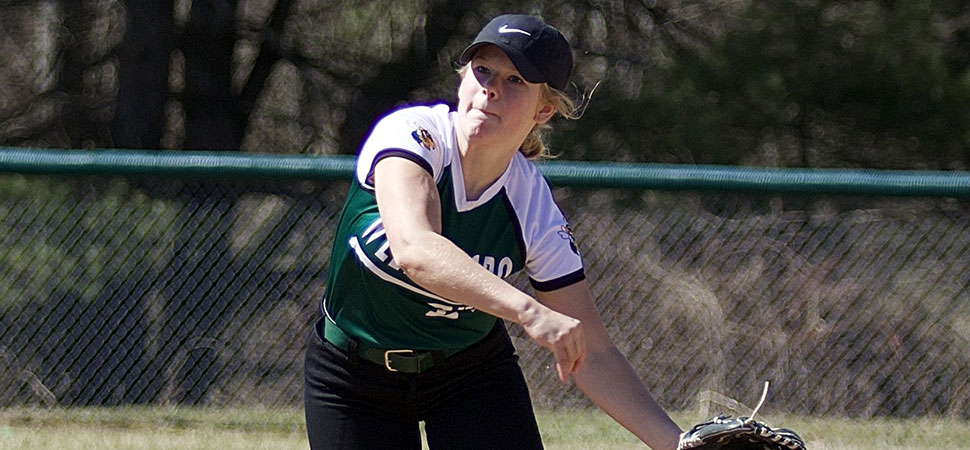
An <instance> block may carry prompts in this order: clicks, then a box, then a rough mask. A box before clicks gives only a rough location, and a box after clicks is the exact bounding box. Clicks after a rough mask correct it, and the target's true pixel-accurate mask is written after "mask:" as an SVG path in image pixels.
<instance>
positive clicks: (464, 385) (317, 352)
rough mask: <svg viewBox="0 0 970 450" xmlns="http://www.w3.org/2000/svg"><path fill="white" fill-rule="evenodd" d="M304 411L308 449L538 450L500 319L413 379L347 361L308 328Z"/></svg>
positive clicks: (525, 396) (525, 390)
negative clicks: (421, 426)
mask: <svg viewBox="0 0 970 450" xmlns="http://www.w3.org/2000/svg"><path fill="white" fill-rule="evenodd" d="M313 328H314V331H312V332H311V333H310V339H309V343H308V346H307V352H306V367H305V371H304V378H305V380H304V381H305V385H304V406H305V410H306V425H307V434H308V436H309V440H310V449H311V450H324V449H334V450H382V449H387V450H412V449H413V450H420V448H421V437H420V430H419V422H420V421H424V422H425V433H426V435H427V439H428V446H429V447H430V449H431V450H487V449H488V450H491V449H516V450H541V449H542V441H541V439H540V436H539V429H538V426H537V425H536V420H535V414H534V412H533V409H532V403H531V399H530V397H529V391H528V387H527V386H526V383H525V379H524V377H523V376H522V370H521V368H520V367H519V365H518V356H516V354H515V349H514V347H513V346H512V342H511V340H510V339H509V336H508V333H507V332H506V330H505V326H504V324H503V323H502V322H501V321H499V322H498V323H497V324H496V327H495V328H494V329H493V330H492V332H491V333H489V335H488V337H486V338H485V339H483V340H482V341H480V342H478V343H476V344H473V345H472V346H470V347H469V348H466V349H464V350H462V351H460V352H458V353H456V354H454V355H452V356H451V357H449V358H447V359H445V360H444V361H443V362H441V363H439V364H436V365H435V366H434V367H432V368H431V369H429V370H427V371H425V372H422V373H417V374H405V373H399V372H391V371H388V370H387V369H386V368H384V367H383V366H380V365H377V364H374V363H372V362H369V361H366V360H357V359H355V360H354V361H351V360H349V359H348V357H347V354H346V352H344V351H343V350H341V349H339V348H337V347H335V346H334V345H332V344H331V343H330V342H327V341H326V340H324V339H323V338H322V337H321V336H320V333H319V327H316V326H315V327H313Z"/></svg>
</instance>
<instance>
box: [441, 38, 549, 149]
mask: <svg viewBox="0 0 970 450" xmlns="http://www.w3.org/2000/svg"><path fill="white" fill-rule="evenodd" d="M540 98H541V85H539V84H535V83H530V82H528V81H525V79H523V78H522V75H520V74H519V71H518V70H517V69H516V68H515V65H514V64H512V61H511V60H510V59H509V57H508V56H506V54H505V52H503V51H502V50H501V49H500V48H498V47H496V46H494V45H486V46H484V47H482V48H481V49H480V50H478V52H476V53H475V57H474V58H472V60H471V61H470V62H469V67H468V70H466V71H465V73H464V76H463V77H462V80H461V85H460V86H459V88H458V131H459V133H462V134H464V136H465V138H467V142H468V143H471V144H497V145H503V144H504V145H506V146H509V147H514V150H518V148H519V146H520V145H522V142H523V141H524V140H525V138H526V136H528V134H529V132H530V131H531V130H532V128H533V127H534V126H535V125H536V124H540V123H545V122H547V121H548V120H549V119H550V118H551V117H552V115H553V114H554V113H555V108H554V107H553V105H551V104H548V103H543V102H541V101H540Z"/></svg>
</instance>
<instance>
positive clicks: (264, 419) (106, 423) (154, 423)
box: [0, 408, 970, 450]
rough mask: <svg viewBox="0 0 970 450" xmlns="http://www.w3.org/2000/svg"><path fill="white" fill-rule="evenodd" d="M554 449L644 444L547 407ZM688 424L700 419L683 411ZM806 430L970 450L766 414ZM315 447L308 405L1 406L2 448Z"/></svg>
mask: <svg viewBox="0 0 970 450" xmlns="http://www.w3.org/2000/svg"><path fill="white" fill-rule="evenodd" d="M538 418H539V426H540V428H541V430H542V434H543V438H544V440H545V443H546V448H547V449H549V450H600V449H601V450H606V449H610V450H622V449H644V448H646V447H645V446H643V445H642V444H640V443H639V442H638V441H637V439H636V438H634V437H633V436H632V435H631V434H630V433H628V432H626V431H625V430H623V429H622V428H620V427H619V425H617V424H616V423H614V422H613V421H611V420H610V419H609V418H608V417H606V416H605V415H604V414H602V413H599V412H595V411H570V412H549V411H545V412H540V413H539V417H538ZM674 419H675V420H676V421H677V422H678V423H680V424H681V425H682V426H687V425H688V424H691V423H694V422H697V421H699V420H700V419H701V418H700V417H695V416H693V415H691V414H675V416H674ZM765 419H766V420H768V421H769V423H770V424H772V425H775V426H786V427H790V428H793V429H795V430H798V432H799V433H800V434H801V435H802V437H804V438H805V440H806V441H807V444H808V448H809V449H811V450H862V449H867V450H868V449H890V450H924V449H925V450H950V449H952V450H970V421H958V420H952V419H942V418H937V419H916V420H905V421H904V420H889V419H878V420H858V419H835V418H823V419H816V418H805V417H801V418H799V417H785V416H780V417H773V416H769V417H765ZM306 448H307V444H306V435H305V431H304V424H303V413H302V410H298V409H292V410H260V409H246V410H240V409H175V408H77V409H53V410H46V409H23V408H13V409H0V450H13V449H18V450H19V449H38V450H43V449H66V450H71V449H74V450H94V449H98V450H100V449H114V450H129V449H132V450H134V449H160V450H161V449H165V450H190V449H191V450H195V449H199V450H203V449H219V450H231V449H257V450H261V449H265V450H283V449H288V450H294V449H299V450H304V449H306Z"/></svg>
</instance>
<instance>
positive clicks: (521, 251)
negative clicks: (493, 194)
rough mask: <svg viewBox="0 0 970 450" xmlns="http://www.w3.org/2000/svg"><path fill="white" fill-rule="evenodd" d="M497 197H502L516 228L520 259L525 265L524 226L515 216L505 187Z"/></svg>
mask: <svg viewBox="0 0 970 450" xmlns="http://www.w3.org/2000/svg"><path fill="white" fill-rule="evenodd" d="M497 195H501V196H502V203H504V204H505V209H506V210H507V211H508V212H509V217H510V218H511V222H512V226H513V227H514V228H515V240H516V241H518V242H519V258H520V260H521V261H522V262H523V264H524V263H525V261H526V256H527V255H526V252H525V236H523V235H522V224H520V223H519V216H518V215H516V214H515V208H514V207H512V199H511V198H509V196H508V192H506V190H505V187H504V186H503V187H502V190H501V191H499V193H498V194H497Z"/></svg>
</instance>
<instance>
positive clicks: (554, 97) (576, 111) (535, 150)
mask: <svg viewBox="0 0 970 450" xmlns="http://www.w3.org/2000/svg"><path fill="white" fill-rule="evenodd" d="M470 65H471V63H469V64H465V65H463V66H462V67H461V68H459V69H458V74H459V75H461V76H465V72H467V71H468V67H469V66H470ZM594 89H595V88H594ZM591 95H592V92H590V96H591ZM584 97H585V96H584ZM539 101H540V102H543V103H549V104H551V105H553V106H555V107H556V114H559V115H560V116H562V117H563V118H564V119H570V120H576V119H579V118H580V117H582V115H583V110H585V107H584V106H583V105H582V104H579V105H577V103H576V101H575V100H573V99H572V98H571V97H569V95H567V94H566V93H565V92H563V91H560V90H559V89H556V88H554V87H552V86H549V85H548V84H546V83H542V85H541V91H540V92H539ZM584 103H586V102H584ZM551 129H552V125H550V124H549V122H546V123H540V124H537V125H536V126H534V127H532V131H529V135H528V136H526V137H525V141H523V142H522V145H521V146H519V153H522V155H523V156H525V157H526V158H529V159H551V158H555V157H556V155H554V154H552V152H550V151H549V148H548V147H547V146H546V141H545V134H546V132H548V131H549V130H551Z"/></svg>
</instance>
